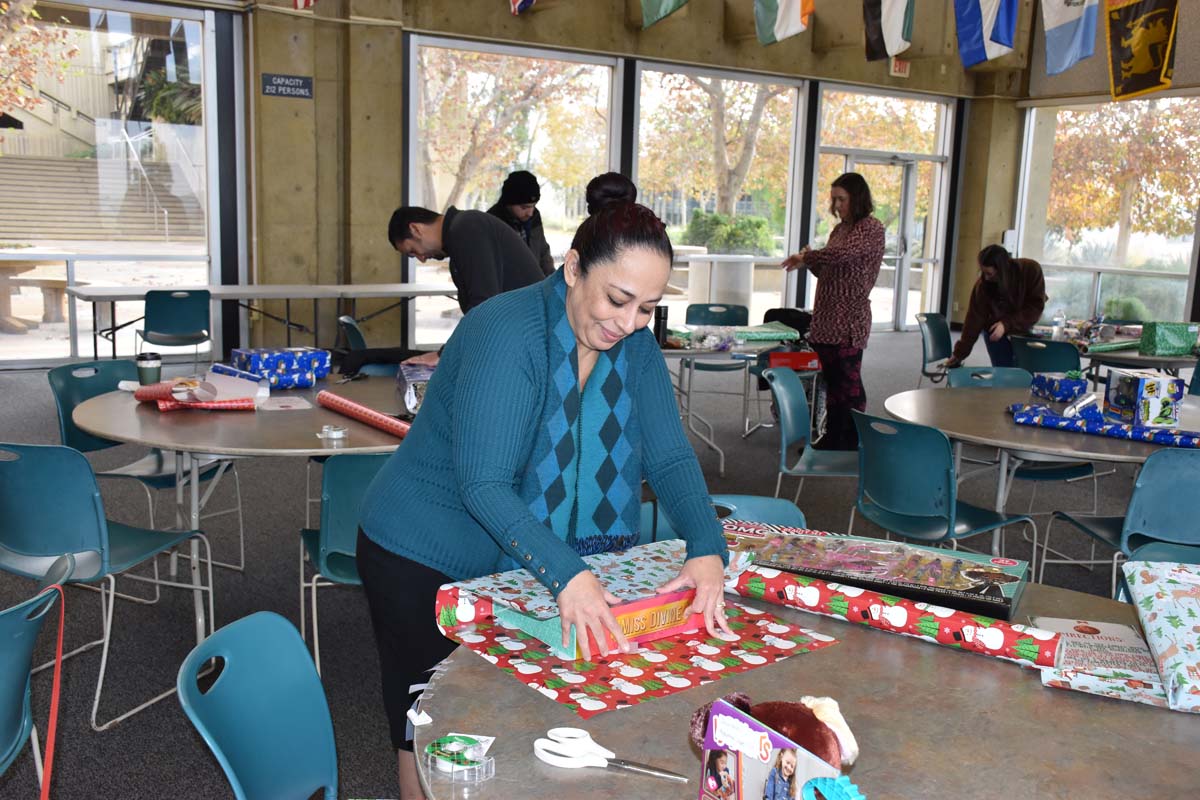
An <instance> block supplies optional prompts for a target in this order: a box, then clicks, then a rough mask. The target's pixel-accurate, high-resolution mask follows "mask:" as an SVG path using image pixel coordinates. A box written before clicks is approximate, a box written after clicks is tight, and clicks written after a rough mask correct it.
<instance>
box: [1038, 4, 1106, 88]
mask: <svg viewBox="0 0 1200 800" xmlns="http://www.w3.org/2000/svg"><path fill="white" fill-rule="evenodd" d="M1099 7H1100V0H1042V23H1043V25H1044V27H1045V28H1046V74H1048V75H1057V74H1058V73H1060V72H1065V71H1066V70H1068V69H1070V68H1071V67H1073V66H1075V65H1076V64H1078V63H1079V62H1080V61H1082V60H1083V59H1085V58H1091V57H1092V55H1093V54H1094V53H1095V52H1096V18H1097V17H1098V16H1099V13H1100V12H1099Z"/></svg>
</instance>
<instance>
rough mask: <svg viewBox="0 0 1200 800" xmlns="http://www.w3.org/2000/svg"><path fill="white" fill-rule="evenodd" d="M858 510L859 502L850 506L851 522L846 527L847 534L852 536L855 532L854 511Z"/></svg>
mask: <svg viewBox="0 0 1200 800" xmlns="http://www.w3.org/2000/svg"><path fill="white" fill-rule="evenodd" d="M856 511H858V505H857V504H855V505H852V506H850V524H849V525H848V526H847V527H846V535H847V536H852V535H853V534H854V512H856Z"/></svg>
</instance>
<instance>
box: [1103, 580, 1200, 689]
mask: <svg viewBox="0 0 1200 800" xmlns="http://www.w3.org/2000/svg"><path fill="white" fill-rule="evenodd" d="M1122 569H1123V570H1124V572H1125V581H1126V583H1127V584H1128V586H1129V594H1130V596H1131V597H1132V598H1133V604H1134V606H1135V607H1136V608H1137V613H1138V618H1139V619H1140V620H1141V623H1142V630H1143V631H1144V632H1145V634H1146V641H1147V643H1148V644H1149V645H1150V652H1151V654H1153V656H1154V659H1155V662H1156V663H1157V665H1158V674H1159V677H1160V678H1161V679H1162V684H1163V689H1164V690H1165V692H1166V696H1167V705H1168V706H1169V707H1170V708H1171V709H1173V710H1175V711H1190V712H1193V713H1200V565H1196V564H1179V563H1172V562H1168V561H1154V562H1151V561H1129V562H1126V563H1125V564H1124V565H1123V566H1122Z"/></svg>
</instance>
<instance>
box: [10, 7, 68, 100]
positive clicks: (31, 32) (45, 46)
mask: <svg viewBox="0 0 1200 800" xmlns="http://www.w3.org/2000/svg"><path fill="white" fill-rule="evenodd" d="M34 6H35V0H0V113H4V112H5V111H8V110H10V109H14V108H17V109H31V108H34V107H36V106H37V105H38V103H40V102H42V100H41V97H39V96H38V94H37V92H35V91H33V89H32V87H33V84H34V82H35V80H36V79H37V77H38V75H46V74H50V75H53V76H55V77H57V78H58V80H59V81H61V80H63V78H64V77H65V75H66V69H67V65H68V62H69V61H70V59H71V58H72V56H74V55H75V51H76V48H75V47H74V46H73V45H72V44H71V42H70V38H69V34H68V32H67V31H66V29H64V28H59V27H57V26H54V25H48V24H45V23H44V22H43V21H42V19H41V16H40V15H39V14H38V12H37V9H36V8H35V7H34Z"/></svg>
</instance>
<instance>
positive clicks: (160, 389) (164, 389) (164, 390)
mask: <svg viewBox="0 0 1200 800" xmlns="http://www.w3.org/2000/svg"><path fill="white" fill-rule="evenodd" d="M174 387H175V381H161V382H160V383H152V384H150V385H149V386H140V387H138V388H137V390H135V391H134V393H133V399H134V400H137V401H138V402H139V403H150V402H154V401H156V400H169V401H172V402H178V401H176V400H175V395H174V394H172V393H171V390H172V389H173V388H174Z"/></svg>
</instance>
